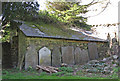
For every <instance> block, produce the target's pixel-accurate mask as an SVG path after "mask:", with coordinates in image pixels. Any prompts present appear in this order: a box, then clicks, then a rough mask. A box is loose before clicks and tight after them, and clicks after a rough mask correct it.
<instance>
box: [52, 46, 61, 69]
mask: <svg viewBox="0 0 120 81" xmlns="http://www.w3.org/2000/svg"><path fill="white" fill-rule="evenodd" d="M60 65H61V53H60V48H59V47H56V48H54V49H53V51H52V66H55V67H58V66H60Z"/></svg>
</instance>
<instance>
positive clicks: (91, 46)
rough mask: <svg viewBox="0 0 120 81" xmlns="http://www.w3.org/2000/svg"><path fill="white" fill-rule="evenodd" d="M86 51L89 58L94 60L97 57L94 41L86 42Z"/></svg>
mask: <svg viewBox="0 0 120 81" xmlns="http://www.w3.org/2000/svg"><path fill="white" fill-rule="evenodd" d="M88 53H89V57H90V60H95V59H98V58H99V57H98V51H97V45H96V43H88Z"/></svg>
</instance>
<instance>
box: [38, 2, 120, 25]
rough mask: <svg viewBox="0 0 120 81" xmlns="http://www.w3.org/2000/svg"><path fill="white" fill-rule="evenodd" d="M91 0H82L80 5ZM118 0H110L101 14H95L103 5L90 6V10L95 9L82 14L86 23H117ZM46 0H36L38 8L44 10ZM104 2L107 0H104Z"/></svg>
mask: <svg viewBox="0 0 120 81" xmlns="http://www.w3.org/2000/svg"><path fill="white" fill-rule="evenodd" d="M91 1H92V0H82V5H83V4H88V3H90V2H91ZM119 1H120V0H110V4H109V5H108V7H107V8H106V9H105V11H104V12H102V13H101V14H99V15H97V16H95V15H96V14H98V13H99V12H100V11H101V6H104V5H99V4H98V5H95V6H92V7H90V8H89V9H90V10H94V9H97V11H96V12H95V11H90V12H88V13H87V14H85V15H84V16H85V17H86V16H87V17H88V16H91V17H89V18H88V22H87V23H88V24H90V25H96V24H112V23H117V22H118V2H119ZM45 2H46V0H38V3H39V4H40V9H41V10H45V9H46V7H45V4H44V3H45ZM106 2H108V0H106Z"/></svg>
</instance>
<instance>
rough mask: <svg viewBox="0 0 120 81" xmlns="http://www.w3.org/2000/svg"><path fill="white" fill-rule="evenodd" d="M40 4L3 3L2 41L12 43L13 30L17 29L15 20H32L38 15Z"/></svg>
mask: <svg viewBox="0 0 120 81" xmlns="http://www.w3.org/2000/svg"><path fill="white" fill-rule="evenodd" d="M38 10H39V4H38V3H37V2H3V3H2V30H3V37H2V41H3V42H5V41H8V42H9V41H10V37H11V36H12V34H15V33H14V32H16V31H14V30H13V29H15V28H16V26H15V23H14V22H13V20H15V19H16V20H23V21H27V20H32V18H33V17H34V16H36V15H37V14H38Z"/></svg>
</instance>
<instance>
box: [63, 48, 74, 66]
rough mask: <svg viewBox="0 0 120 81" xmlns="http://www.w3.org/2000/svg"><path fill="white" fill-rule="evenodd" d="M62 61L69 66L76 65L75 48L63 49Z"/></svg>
mask: <svg viewBox="0 0 120 81" xmlns="http://www.w3.org/2000/svg"><path fill="white" fill-rule="evenodd" d="M62 61H63V63H66V64H68V65H73V64H74V48H73V47H72V46H66V47H62Z"/></svg>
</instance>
